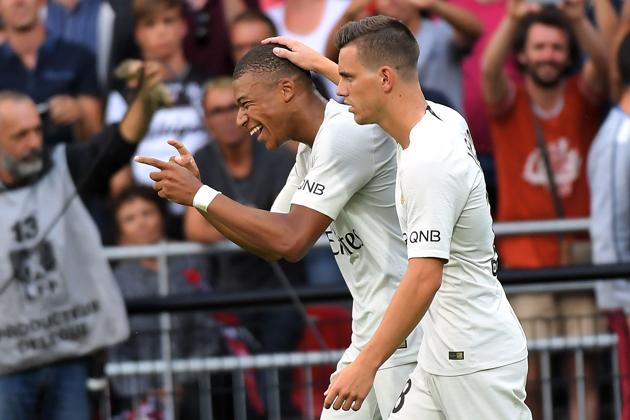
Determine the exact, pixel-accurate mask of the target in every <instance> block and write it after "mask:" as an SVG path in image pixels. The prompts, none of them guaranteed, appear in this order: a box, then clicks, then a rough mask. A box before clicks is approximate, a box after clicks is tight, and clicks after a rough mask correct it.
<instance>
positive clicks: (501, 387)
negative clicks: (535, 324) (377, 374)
mask: <svg viewBox="0 0 630 420" xmlns="http://www.w3.org/2000/svg"><path fill="white" fill-rule="evenodd" d="M526 379H527V359H525V360H521V361H520V362H516V363H512V364H510V365H506V366H501V367H499V368H495V369H488V370H482V371H479V372H475V373H470V374H468V375H460V376H438V375H432V374H430V373H427V372H425V371H424V370H423V369H422V368H420V366H418V367H417V368H416V370H414V372H413V373H412V374H411V376H410V377H409V380H408V381H407V383H406V384H405V387H404V389H403V392H402V393H401V394H400V396H399V398H398V400H397V401H396V406H395V407H394V409H393V411H392V414H391V415H390V416H389V420H403V419H405V420H411V419H413V420H417V419H422V420H446V419H448V420H479V419H483V420H508V419H509V420H531V418H532V414H531V412H530V411H529V408H528V407H527V406H526V405H525V381H526Z"/></svg>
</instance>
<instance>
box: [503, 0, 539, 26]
mask: <svg viewBox="0 0 630 420" xmlns="http://www.w3.org/2000/svg"><path fill="white" fill-rule="evenodd" d="M540 10H542V5H541V4H540V3H531V2H529V1H528V0H508V4H507V15H508V16H509V17H510V18H511V19H513V20H515V21H521V20H522V19H523V18H524V17H525V16H527V15H528V14H530V13H536V12H539V11H540Z"/></svg>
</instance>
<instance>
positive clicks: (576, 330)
mask: <svg viewBox="0 0 630 420" xmlns="http://www.w3.org/2000/svg"><path fill="white" fill-rule="evenodd" d="M580 47H581V48H582V49H583V50H584V51H585V52H586V54H587V55H588V56H589V60H588V61H587V62H586V63H585V64H584V66H583V68H582V70H581V71H579V72H578V73H577V74H573V73H571V70H572V68H574V67H576V66H577V65H578V64H579V63H580ZM512 49H513V50H514V52H515V54H516V57H517V59H518V65H519V68H520V70H521V72H522V73H523V77H524V82H522V83H521V82H519V83H515V82H513V81H512V80H510V79H509V77H508V76H507V73H506V71H505V69H504V66H503V64H504V62H505V60H506V59H507V57H508V55H509V53H510V52H511V50H512ZM605 51H606V50H605V48H604V46H603V44H602V42H601V39H600V37H599V34H598V33H597V32H596V31H595V29H594V28H593V26H592V25H591V24H590V22H589V21H588V19H587V18H586V16H585V15H584V4H583V2H582V1H571V2H567V3H563V4H562V5H561V6H560V8H559V9H558V8H554V7H549V8H544V9H541V6H540V5H539V4H532V3H528V2H526V1H524V0H511V1H510V2H509V5H508V12H507V15H506V16H505V17H504V19H503V21H502V22H501V24H500V26H499V28H498V29H497V31H496V32H495V33H494V35H493V37H492V39H491V40H490V42H489V44H488V47H487V49H486V51H485V53H484V57H483V92H484V98H485V100H486V102H487V104H488V107H489V110H490V112H491V114H492V117H493V119H492V137H493V141H494V151H495V158H496V164H497V185H498V202H499V206H498V219H499V220H501V221H515V220H541V219H558V218H564V217H586V216H588V203H589V199H588V187H587V179H586V170H585V166H586V165H584V162H585V160H586V155H587V152H588V148H589V145H590V142H591V140H592V138H593V136H594V134H595V132H596V130H597V128H598V126H599V123H600V121H601V118H600V116H601V103H602V101H603V99H605V94H604V93H605V86H606V68H607V66H606V52H605ZM550 180H551V181H550ZM577 244H579V242H578V241H577V240H576V238H575V237H573V236H570V235H535V236H531V235H530V236H528V235H522V236H517V237H511V238H506V239H501V240H500V241H499V242H498V245H499V256H500V258H499V261H500V262H502V263H503V265H505V266H509V267H531V268H536V267H545V266H555V265H559V264H566V263H569V262H575V261H577V260H578V259H579V258H580V256H579V255H578V252H577ZM510 301H511V303H512V306H513V308H514V311H515V312H516V314H517V316H518V317H519V319H520V320H521V323H522V324H523V328H524V330H525V333H526V335H527V336H528V338H536V337H538V338H541V337H546V336H549V335H558V334H560V335H585V334H586V335H588V334H594V333H595V332H596V331H595V328H596V326H595V322H594V315H595V314H596V308H595V305H594V301H593V297H592V295H591V294H590V293H588V294H586V293H585V294H569V295H559V296H552V295H550V294H544V293H541V294H534V295H532V294H519V295H516V296H513V297H511V299H510ZM560 317H562V319H566V321H565V322H562V324H561V325H560V324H559V323H557V321H558V320H559V319H560ZM578 317H579V318H578ZM534 319H535V320H534ZM529 360H530V370H529V379H530V384H529V385H528V386H530V388H529V389H530V392H528V398H529V399H528V401H529V403H530V407H531V408H532V412H536V410H537V409H538V406H539V404H538V401H536V398H537V397H538V395H539V392H538V391H539V388H538V385H539V384H538V383H535V382H533V381H534V380H535V379H536V378H538V363H537V362H536V360H537V359H536V357H535V354H534V355H530V358H529ZM586 370H587V376H588V378H587V379H588V380H587V381H586V385H587V407H588V415H587V418H597V416H596V410H597V389H596V388H595V384H594V382H592V381H591V380H590V379H591V374H592V372H590V371H589V370H592V365H590V364H587V366H586ZM568 388H569V396H570V401H571V404H570V407H571V418H577V417H576V416H577V404H576V395H575V390H574V388H575V387H568Z"/></svg>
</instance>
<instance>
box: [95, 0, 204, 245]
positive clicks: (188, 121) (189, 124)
mask: <svg viewBox="0 0 630 420" xmlns="http://www.w3.org/2000/svg"><path fill="white" fill-rule="evenodd" d="M133 13H134V21H135V37H136V42H137V43H138V46H139V47H140V51H141V54H142V57H143V58H144V59H145V60H149V61H154V62H157V63H159V65H160V67H161V69H162V74H163V79H164V80H165V82H164V84H165V85H166V88H167V90H168V91H169V92H170V94H171V96H172V98H171V99H172V101H173V105H172V106H170V107H163V108H161V109H159V110H158V111H157V113H156V118H154V119H153V121H152V122H151V126H150V127H149V132H148V133H147V135H146V137H145V138H144V139H143V140H142V142H141V144H140V146H139V147H138V154H142V155H144V154H146V155H150V156H156V157H159V158H160V159H167V160H168V158H169V156H170V155H171V154H172V150H171V147H170V146H169V145H168V144H166V143H165V141H164V140H165V139H168V138H177V139H179V140H181V141H182V142H183V143H184V144H185V145H186V147H187V148H188V149H189V150H191V151H196V150H197V149H199V148H200V147H201V146H203V145H204V144H205V143H206V141H207V137H206V132H205V130H204V128H203V118H202V111H201V83H202V81H203V79H204V77H203V75H202V74H201V73H200V72H198V71H197V70H196V69H195V68H194V67H192V66H191V65H190V63H188V62H187V61H186V57H185V56H184V50H183V40H184V36H185V35H186V22H185V20H184V18H183V15H182V5H181V2H180V0H134V1H133ZM130 92H131V90H130V88H129V84H126V85H124V86H122V87H121V88H120V89H115V90H113V91H112V92H110V94H109V97H108V100H107V109H106V115H105V121H106V122H107V123H112V122H116V121H119V120H120V118H121V117H122V116H123V114H124V113H125V111H126V110H127V103H128V102H129V100H130V99H131V98H130V95H129V93H130ZM149 172H151V170H150V169H149V168H148V167H147V166H146V165H140V164H138V163H136V162H131V167H127V168H125V169H124V170H123V171H122V172H120V173H119V174H117V175H116V178H115V179H114V180H113V182H112V192H113V193H114V194H115V193H116V192H118V191H120V190H122V189H123V188H124V187H126V186H128V185H130V184H131V183H132V182H134V181H135V182H137V183H140V184H147V185H148V184H150V183H151V179H150V178H149ZM169 213H170V216H171V219H172V220H170V221H169V229H170V230H169V235H170V236H173V237H175V238H180V237H181V217H182V215H183V207H181V206H179V205H176V204H171V205H170V207H169Z"/></svg>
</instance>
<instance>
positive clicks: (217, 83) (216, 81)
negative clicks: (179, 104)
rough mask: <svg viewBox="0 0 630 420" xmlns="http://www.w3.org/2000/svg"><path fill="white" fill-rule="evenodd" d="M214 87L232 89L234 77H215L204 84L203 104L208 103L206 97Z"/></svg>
mask: <svg viewBox="0 0 630 420" xmlns="http://www.w3.org/2000/svg"><path fill="white" fill-rule="evenodd" d="M214 89H232V78H231V77H229V76H218V77H214V78H212V79H210V80H208V81H206V82H205V83H204V84H203V94H202V95H201V105H203V104H205V103H206V97H207V96H208V93H209V92H210V91H211V90H214Z"/></svg>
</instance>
